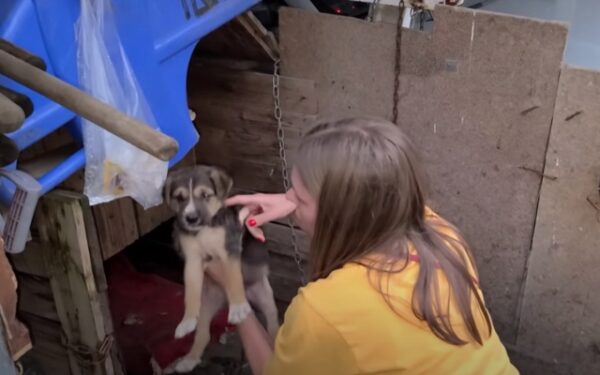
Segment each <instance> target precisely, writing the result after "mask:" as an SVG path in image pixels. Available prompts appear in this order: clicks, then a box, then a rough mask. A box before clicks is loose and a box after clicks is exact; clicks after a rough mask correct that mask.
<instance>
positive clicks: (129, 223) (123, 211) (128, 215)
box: [92, 198, 139, 259]
mask: <svg viewBox="0 0 600 375" xmlns="http://www.w3.org/2000/svg"><path fill="white" fill-rule="evenodd" d="M92 212H93V213H94V221H95V222H96V229H97V231H98V237H99V239H100V246H101V248H102V256H103V257H104V259H108V258H110V257H111V256H113V255H115V254H117V253H118V252H120V251H121V250H123V249H125V247H127V246H128V245H130V244H132V243H133V242H134V241H135V240H137V239H138V238H139V233H138V227H137V221H136V215H135V207H134V203H133V200H132V199H131V198H121V199H117V200H114V201H112V202H108V203H103V204H99V205H97V206H94V207H92Z"/></svg>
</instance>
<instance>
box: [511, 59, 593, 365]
mask: <svg viewBox="0 0 600 375" xmlns="http://www.w3.org/2000/svg"><path fill="white" fill-rule="evenodd" d="M599 102H600V72H593V71H586V70H580V69H576V68H572V67H569V66H566V67H564V68H563V70H562V73H561V76H560V86H559V90H558V97H557V100H556V107H555V112H554V121H553V124H552V133H551V135H550V141H549V148H548V154H547V157H546V167H545V169H544V174H546V175H547V176H553V177H556V179H552V180H551V179H545V180H544V181H543V183H542V188H541V195H540V202H539V209H538V214H537V220H536V226H535V233H534V237H533V243H532V251H531V256H530V258H529V268H528V274H527V283H526V288H525V293H524V296H523V309H522V314H521V322H520V329H519V336H518V346H519V348H523V349H525V350H527V351H529V352H531V353H533V354H534V355H537V356H539V357H541V358H544V359H546V360H547V361H549V362H552V363H555V364H556V365H560V366H563V367H567V368H569V369H570V371H571V372H572V373H574V374H598V373H600V352H599V351H598V348H600V300H599V299H598V298H597V296H598V294H597V293H598V288H600V273H598V269H600V252H598V249H599V248H600V230H599V228H600V210H599V208H600V193H599V185H598V184H599V181H600V164H598V161H599V160H600V136H599V134H600V107H599V106H598V103H599Z"/></svg>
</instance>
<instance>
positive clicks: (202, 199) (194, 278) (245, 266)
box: [165, 166, 279, 372]
mask: <svg viewBox="0 0 600 375" xmlns="http://www.w3.org/2000/svg"><path fill="white" fill-rule="evenodd" d="M232 185H233V180H232V179H231V177H229V176H228V175H227V173H225V172H224V171H223V170H221V169H219V168H216V167H210V166H195V167H190V168H186V169H180V170H177V171H174V172H172V173H170V174H169V176H168V177H167V181H166V183H165V201H166V203H167V205H168V206H169V207H170V208H171V209H172V210H173V211H174V212H175V213H176V219H175V224H174V230H173V237H174V241H175V247H176V249H177V250H178V251H179V253H180V255H181V256H182V257H183V258H184V260H185V266H184V286H185V297H184V299H185V313H184V316H183V319H182V320H181V323H179V325H178V326H177V329H176V330H175V337H178V338H179V337H183V336H185V335H187V334H188V333H190V332H192V331H194V329H196V335H195V338H194V343H193V345H192V348H191V350H190V352H189V353H188V354H187V355H186V356H185V357H184V358H182V359H181V360H179V361H178V362H177V363H176V365H175V370H176V371H177V372H188V371H191V370H192V369H193V368H194V367H195V366H196V365H197V364H199V363H200V359H201V357H202V353H203V352H204V349H205V348H206V345H207V344H208V342H209V339H210V323H211V321H212V318H213V317H214V315H215V314H216V313H217V312H219V311H220V310H221V309H222V308H223V307H224V306H225V303H228V304H229V316H228V320H229V322H230V323H234V324H236V323H239V322H241V321H242V320H243V319H244V318H246V316H247V315H248V314H249V313H250V312H251V311H252V310H251V307H250V303H252V305H253V306H255V307H256V308H257V309H259V310H260V312H261V313H262V314H263V316H264V318H265V320H266V324H265V325H266V328H267V331H268V332H269V334H270V336H271V337H272V338H273V339H274V337H275V334H276V332H277V330H278V329H279V321H278V317H277V307H276V305H275V300H274V298H273V290H272V289H271V285H270V284H269V280H268V253H267V250H266V249H265V248H264V245H263V244H262V243H261V242H259V241H257V240H256V239H255V238H254V237H252V236H251V235H250V233H249V232H248V230H247V229H246V227H245V225H244V220H245V216H247V214H248V213H247V210H245V209H241V210H240V209H239V208H236V207H227V206H225V203H224V201H225V199H226V198H227V196H228V195H229V192H230V191H231V188H232ZM242 250H243V251H242ZM211 267H212V268H213V269H214V270H215V271H216V272H222V274H223V278H224V285H223V288H221V287H220V286H218V285H216V284H215V283H214V282H213V281H212V280H211V279H210V278H207V279H206V280H205V279H204V272H205V271H206V269H207V268H211ZM217 270H218V271H217ZM247 298H248V299H247ZM248 300H249V301H248Z"/></svg>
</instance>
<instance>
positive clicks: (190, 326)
mask: <svg viewBox="0 0 600 375" xmlns="http://www.w3.org/2000/svg"><path fill="white" fill-rule="evenodd" d="M196 324H198V321H197V320H196V319H184V320H182V321H181V323H179V325H178V326H177V329H175V338H178V339H180V338H182V337H183V336H186V335H187V334H189V333H192V332H194V330H195V329H196Z"/></svg>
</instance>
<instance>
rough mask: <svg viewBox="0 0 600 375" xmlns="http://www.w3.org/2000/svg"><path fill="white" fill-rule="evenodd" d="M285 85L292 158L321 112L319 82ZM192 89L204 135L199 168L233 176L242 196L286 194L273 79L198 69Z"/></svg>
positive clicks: (285, 117) (192, 75)
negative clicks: (316, 95)
mask: <svg viewBox="0 0 600 375" xmlns="http://www.w3.org/2000/svg"><path fill="white" fill-rule="evenodd" d="M280 81H281V82H280V87H281V106H282V111H283V125H284V132H285V137H286V138H285V139H286V146H287V148H286V149H287V150H288V152H290V153H291V151H290V150H291V149H292V148H293V146H294V145H296V144H297V142H298V140H299V137H300V136H301V134H302V130H303V129H305V128H306V127H307V126H308V124H310V123H311V121H312V120H314V118H315V115H316V112H317V105H316V100H315V98H314V95H313V92H314V82H312V81H310V80H302V79H295V78H288V77H281V80H280ZM189 87H190V88H189V99H188V101H189V106H190V107H191V108H192V109H193V110H194V111H195V112H196V114H197V118H196V123H197V127H198V131H199V133H200V142H199V144H198V146H197V147H196V159H197V162H198V163H201V164H213V165H218V166H221V167H223V168H225V169H226V170H228V171H229V173H231V174H232V176H233V179H234V185H235V187H236V189H238V190H242V191H263V192H281V191H283V183H282V180H281V163H280V157H279V144H278V140H277V123H276V121H275V119H274V118H273V109H274V107H273V76H272V75H270V74H264V73H257V72H251V71H239V70H231V69H224V68H214V67H213V68H211V69H200V68H198V69H196V70H191V71H190V82H189ZM224 109H226V110H224ZM289 158H290V160H291V159H292V158H293V155H291V154H290V155H289Z"/></svg>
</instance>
